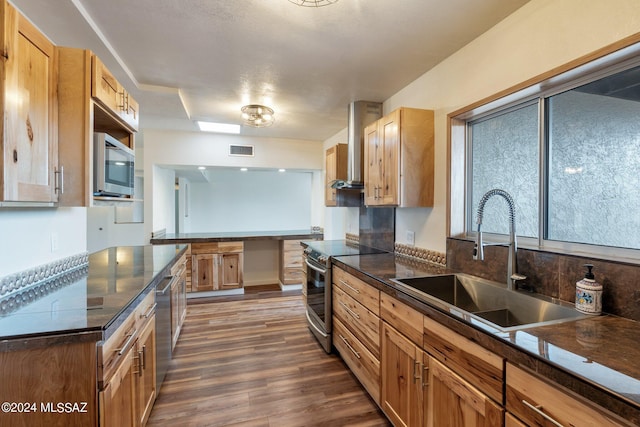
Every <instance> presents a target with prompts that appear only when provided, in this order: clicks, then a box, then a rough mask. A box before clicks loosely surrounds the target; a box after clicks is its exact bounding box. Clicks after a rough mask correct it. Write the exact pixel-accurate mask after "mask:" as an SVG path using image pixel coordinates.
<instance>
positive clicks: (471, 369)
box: [423, 316, 504, 403]
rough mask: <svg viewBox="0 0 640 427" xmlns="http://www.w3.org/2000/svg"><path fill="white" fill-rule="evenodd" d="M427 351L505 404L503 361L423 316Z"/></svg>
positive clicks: (488, 394)
mask: <svg viewBox="0 0 640 427" xmlns="http://www.w3.org/2000/svg"><path fill="white" fill-rule="evenodd" d="M423 321H424V346H423V347H424V349H425V350H426V351H427V352H429V353H430V354H431V355H432V356H433V357H435V358H436V359H438V360H439V361H440V362H442V363H444V364H445V365H447V366H448V367H449V368H451V369H452V370H453V371H454V372H456V373H457V374H458V375H460V376H461V377H463V378H464V379H466V380H467V381H469V382H470V383H472V384H473V385H474V386H475V387H477V388H478V389H479V390H480V391H482V392H483V393H485V394H486V395H487V396H489V397H491V398H492V399H493V400H495V401H496V402H498V403H502V401H503V393H502V388H503V384H504V359H503V358H502V357H500V356H498V355H496V354H494V353H492V352H490V351H489V350H487V349H485V348H484V347H482V346H480V345H478V344H476V343H474V342H472V341H471V340H469V339H467V338H465V337H463V336H461V335H458V334H457V333H456V332H454V331H452V330H451V329H449V328H447V327H445V326H442V325H441V324H439V323H438V322H436V321H435V320H433V319H431V318H429V317H426V316H424V317H423Z"/></svg>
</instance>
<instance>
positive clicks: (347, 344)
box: [340, 334, 360, 359]
mask: <svg viewBox="0 0 640 427" xmlns="http://www.w3.org/2000/svg"><path fill="white" fill-rule="evenodd" d="M340 339H341V340H342V341H343V342H344V343H345V345H346V346H347V347H349V350H351V352H352V353H353V354H354V355H355V356H356V357H357V358H358V359H360V353H358V352H357V351H356V350H355V349H354V348H353V347H351V344H349V341H347V339H346V338H345V337H343V336H342V334H340Z"/></svg>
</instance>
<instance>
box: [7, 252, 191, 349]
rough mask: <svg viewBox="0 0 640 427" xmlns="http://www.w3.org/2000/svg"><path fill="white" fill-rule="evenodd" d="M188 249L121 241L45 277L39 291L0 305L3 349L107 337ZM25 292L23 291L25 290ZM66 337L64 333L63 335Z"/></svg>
mask: <svg viewBox="0 0 640 427" xmlns="http://www.w3.org/2000/svg"><path fill="white" fill-rule="evenodd" d="M185 249H186V246H184V245H180V246H176V245H157V246H152V245H148V246H121V247H112V248H108V249H105V250H102V251H99V252H95V253H93V254H91V255H89V257H88V265H85V266H83V267H82V268H80V269H78V270H75V271H73V272H71V273H68V274H65V275H61V276H59V277H57V278H55V279H53V280H51V281H50V283H49V282H47V284H46V285H45V286H46V289H47V290H46V291H45V292H38V294H39V295H38V296H36V297H34V296H33V292H32V295H31V296H27V292H28V291H29V290H26V292H25V293H24V295H25V296H24V298H23V297H18V296H15V297H14V298H13V300H12V301H9V299H5V300H3V302H4V304H1V305H2V306H1V307H0V308H1V310H0V351H6V350H9V349H16V348H18V347H25V346H28V345H29V342H39V343H40V344H39V345H45V344H43V343H44V342H45V341H46V340H44V341H43V338H47V337H49V338H51V339H53V340H58V341H60V340H62V341H69V340H70V339H74V338H70V337H71V336H73V337H75V338H77V339H82V340H95V341H98V340H101V339H106V338H107V337H108V336H109V335H110V333H112V332H113V330H115V329H116V328H117V325H118V324H119V322H122V321H124V320H125V318H126V316H127V315H128V314H129V312H130V311H131V310H133V309H134V308H135V306H136V305H137V302H139V301H141V300H142V299H143V298H144V297H145V296H146V295H148V293H149V292H151V291H152V290H153V288H154V287H155V285H156V284H157V283H158V282H160V281H161V280H162V279H163V278H164V276H165V275H168V274H169V271H170V268H171V266H172V265H173V263H174V262H175V261H176V260H177V258H178V256H179V255H180V254H181V253H182V252H183V251H184V250H185ZM21 294H22V292H21ZM61 336H64V337H65V338H60V337H61Z"/></svg>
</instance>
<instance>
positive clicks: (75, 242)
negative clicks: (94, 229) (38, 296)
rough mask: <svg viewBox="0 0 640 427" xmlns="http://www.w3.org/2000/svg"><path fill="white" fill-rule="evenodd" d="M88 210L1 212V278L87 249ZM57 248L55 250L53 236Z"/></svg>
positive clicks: (59, 209)
mask: <svg viewBox="0 0 640 427" xmlns="http://www.w3.org/2000/svg"><path fill="white" fill-rule="evenodd" d="M86 212H87V210H86V209H85V208H58V209H42V208H38V209H14V208H11V209H0V236H1V237H0V239H2V240H1V241H2V243H1V244H0V277H3V276H6V275H9V274H11V273H15V272H18V271H22V270H26V269H28V268H31V267H34V266H36V265H40V264H46V263H48V262H51V261H55V260H57V259H61V258H65V257H68V256H72V255H76V254H79V253H83V252H85V251H86V250H87V213H86ZM52 235H53V236H54V239H57V242H58V243H57V244H58V248H57V250H55V251H52V247H51V236H52Z"/></svg>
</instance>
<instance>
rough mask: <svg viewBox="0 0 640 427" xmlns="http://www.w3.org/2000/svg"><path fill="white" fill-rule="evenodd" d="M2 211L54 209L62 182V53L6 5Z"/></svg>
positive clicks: (0, 34) (0, 16)
mask: <svg viewBox="0 0 640 427" xmlns="http://www.w3.org/2000/svg"><path fill="white" fill-rule="evenodd" d="M0 21H1V22H2V26H3V29H2V31H0V46H2V47H3V48H4V51H3V52H2V56H3V59H2V65H0V77H2V84H3V88H2V91H1V92H0V107H1V108H2V114H3V120H2V122H0V130H1V131H2V132H0V134H1V135H2V138H1V139H0V144H1V145H2V156H3V157H2V161H1V162H0V177H1V178H0V183H2V184H1V185H0V206H3V205H6V206H10V205H11V203H14V202H17V203H22V202H36V203H42V204H44V205H53V203H55V202H57V200H58V194H57V191H56V189H57V185H56V182H57V181H58V135H57V123H58V111H57V106H58V99H57V96H58V92H57V70H58V64H57V58H58V57H57V53H56V50H55V47H54V45H53V43H51V41H49V40H48V39H47V38H46V37H45V36H44V35H43V34H42V33H40V32H39V31H38V30H37V29H36V28H35V27H34V26H33V25H32V24H31V23H30V22H29V21H28V20H27V19H26V18H25V17H24V16H22V15H21V14H20V13H19V12H18V11H17V10H16V9H15V8H14V7H13V6H12V5H10V4H8V3H7V2H6V1H4V0H1V1H0Z"/></svg>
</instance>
